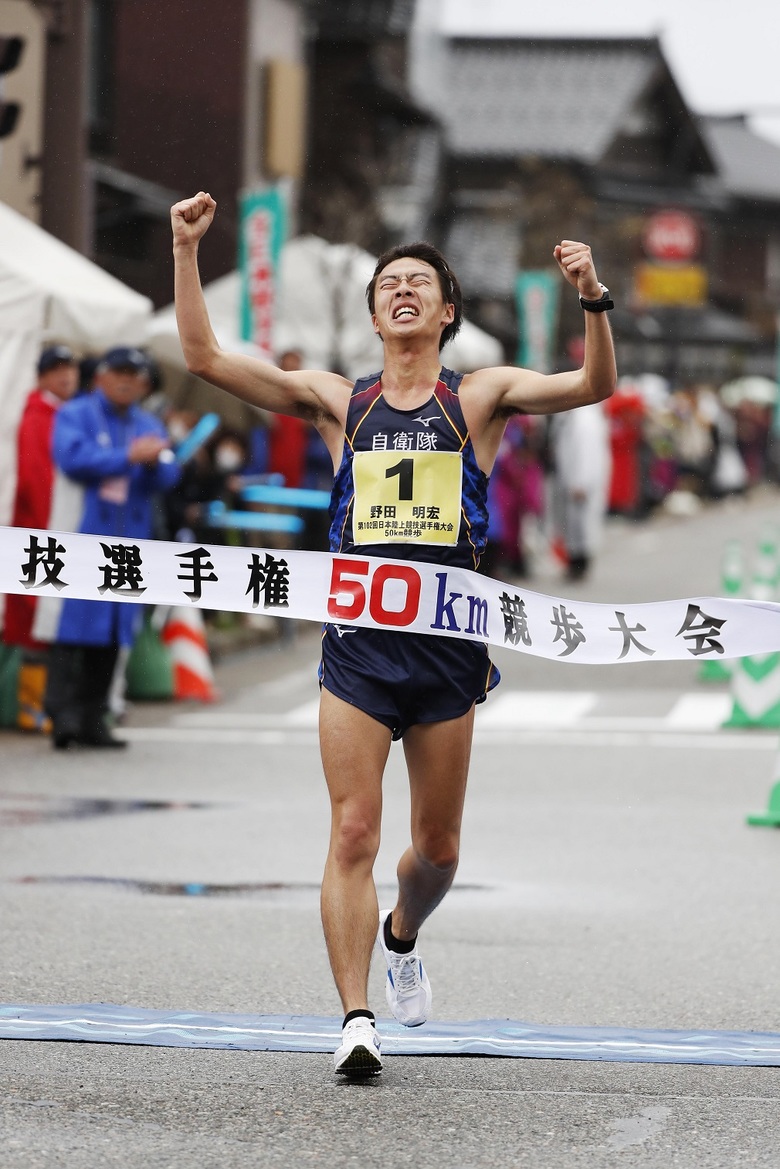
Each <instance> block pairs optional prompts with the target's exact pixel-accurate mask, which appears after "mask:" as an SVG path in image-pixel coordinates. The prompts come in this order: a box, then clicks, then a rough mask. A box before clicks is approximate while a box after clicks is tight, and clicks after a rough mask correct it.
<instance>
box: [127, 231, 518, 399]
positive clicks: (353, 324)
mask: <svg viewBox="0 0 780 1169" xmlns="http://www.w3.org/2000/svg"><path fill="white" fill-rule="evenodd" d="M375 263H376V261H375V259H374V257H373V256H371V255H370V254H369V253H368V252H364V251H363V250H362V249H361V248H358V247H356V246H355V245H354V244H329V243H327V242H326V241H325V240H322V239H318V238H317V237H316V236H299V237H298V238H297V239H294V240H291V241H290V242H289V243H288V244H285V246H284V248H283V249H282V260H281V264H280V271H279V289H278V298H277V305H276V323H275V327H274V349H275V352H276V353H277V355H278V354H281V353H283V352H284V351H285V350H291V349H294V350H297V351H299V352H300V353H302V355H303V359H304V365H305V366H306V367H307V368H309V369H338V370H340V371H341V372H342V373H344V374H345V375H346V376H347V377H349V378H353V379H354V378H357V377H360V376H361V375H364V374H367V373H374V372H375V371H377V370H378V369H380V368H381V365H382V343H381V341H380V340H379V338H378V337H377V336H376V334H375V333H374V330H373V326H372V324H371V318H370V316H369V315H368V307H367V305H366V297H365V290H366V285H367V284H368V282H369V280H370V278H371V275H372V273H373V271H374V265H375ZM203 292H204V296H205V299H206V306H207V308H208V311H209V316H210V318H211V324H212V327H213V329H214V332H215V334H216V337H217V340H218V341H219V343H220V345H221V346H222V347H223V349H227V350H230V351H232V352H251V351H252V350H253V349H254V347H253V346H251V345H249V343H248V342H246V341H242V340H241V339H240V338H239V335H238V321H239V296H240V278H239V274H238V272H231V273H229V274H228V275H227V276H222V277H220V279H219V280H215V281H214V282H213V283H211V284H208V285H206V287H205V288H204V290H203ZM149 346H150V348H151V350H152V351H153V352H154V353H155V355H156V356H157V357H159V358H160V360H162V361H167V362H169V363H171V364H173V365H177V366H179V368H182V367H183V366H184V358H183V356H182V352H181V345H180V344H179V339H178V333H177V331H176V316H175V313H174V309H173V305H168V306H167V307H166V308H164V309H160V311H159V312H158V313H156V314H155V317H154V321H153V324H152V332H151V337H150V341H149ZM254 351H255V352H259V351H258V350H256V349H255V350H254ZM503 360H504V356H503V349H502V346H501V343H500V342H499V341H497V340H496V338H495V337H491V336H490V335H489V334H488V333H485V332H483V330H482V329H478V328H477V326H476V325H473V324H471V322H469V321H464V322H463V326H462V328H461V331H460V333H459V334H458V336H457V337H456V338H455V340H454V341H452V342H450V344H448V345H446V346H445V348H444V349H443V351H442V361H443V363H444V365H446V366H448V367H449V368H451V369H458V370H463V371H464V372H469V371H470V370H474V369H479V368H481V367H482V366H487V365H499V364H501V363H502V362H503Z"/></svg>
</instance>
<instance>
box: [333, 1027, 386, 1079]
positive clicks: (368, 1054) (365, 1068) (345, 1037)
mask: <svg viewBox="0 0 780 1169" xmlns="http://www.w3.org/2000/svg"><path fill="white" fill-rule="evenodd" d="M333 1070H334V1071H335V1073H336V1075H343V1076H354V1077H355V1078H357V1077H359V1076H360V1077H362V1076H378V1075H379V1073H380V1072H381V1070H382V1055H381V1049H380V1044H379V1036H378V1035H377V1033H376V1028H375V1027H374V1024H373V1023H372V1022H371V1020H370V1019H367V1018H366V1017H365V1016H364V1015H358V1017H357V1019H351V1020H350V1021H349V1023H347V1025H346V1027H345V1028H344V1030H343V1031H342V1033H341V1047H340V1048H339V1049H338V1051H337V1052H336V1054H335V1055H334V1056H333Z"/></svg>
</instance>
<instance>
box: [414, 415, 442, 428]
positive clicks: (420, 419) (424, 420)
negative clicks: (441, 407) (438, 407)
mask: <svg viewBox="0 0 780 1169" xmlns="http://www.w3.org/2000/svg"><path fill="white" fill-rule="evenodd" d="M437 418H441V414H431V416H430V418H423V416H422V414H419V415H418V416H417V418H413V419H412V422H422V424H423V426H430V425H431V423H432V422H435V421H436V419H437Z"/></svg>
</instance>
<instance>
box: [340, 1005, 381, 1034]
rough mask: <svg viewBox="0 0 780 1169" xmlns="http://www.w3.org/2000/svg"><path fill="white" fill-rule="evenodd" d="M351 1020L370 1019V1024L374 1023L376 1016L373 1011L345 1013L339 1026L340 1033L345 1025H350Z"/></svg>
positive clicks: (361, 1010)
mask: <svg viewBox="0 0 780 1169" xmlns="http://www.w3.org/2000/svg"><path fill="white" fill-rule="evenodd" d="M353 1019H370V1020H371V1022H372V1023H376V1016H375V1015H374V1012H373V1011H369V1010H363V1009H362V1008H360V1009H359V1010H357V1011H347V1013H346V1015H345V1016H344V1022H343V1023H342V1024H341V1029H342V1031H343V1030H344V1028H345V1027H346V1025H347V1023H351V1022H352V1020H353Z"/></svg>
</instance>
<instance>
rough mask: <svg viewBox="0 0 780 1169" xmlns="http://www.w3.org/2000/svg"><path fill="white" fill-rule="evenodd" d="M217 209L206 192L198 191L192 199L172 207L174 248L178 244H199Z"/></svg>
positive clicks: (183, 200) (184, 200)
mask: <svg viewBox="0 0 780 1169" xmlns="http://www.w3.org/2000/svg"><path fill="white" fill-rule="evenodd" d="M216 209H217V204H216V202H215V201H214V200H213V199H212V197H211V195H208V194H207V193H206V192H205V191H198V193H197V195H195V196H193V198H192V199H182V200H181V201H180V202H179V203H174V205H173V207H171V227H172V228H173V244H174V247H176V245H177V244H180V245H181V244H184V245H190V246H192V245H193V244H197V243H198V241H199V240H200V239H202V237H203V236H204V235H205V234H206V232H207V231H208V229H209V227H210V226H211V221H212V219H213V218H214V212H215V211H216Z"/></svg>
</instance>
